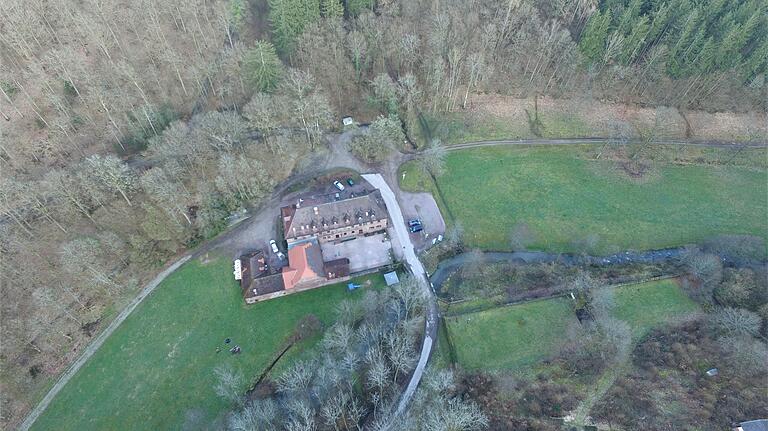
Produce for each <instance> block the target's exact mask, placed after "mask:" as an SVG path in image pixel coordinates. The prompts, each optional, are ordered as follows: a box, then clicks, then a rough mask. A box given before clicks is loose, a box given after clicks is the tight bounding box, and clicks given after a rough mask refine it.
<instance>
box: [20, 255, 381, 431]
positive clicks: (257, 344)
mask: <svg viewBox="0 0 768 431" xmlns="http://www.w3.org/2000/svg"><path fill="white" fill-rule="evenodd" d="M366 279H370V280H372V285H371V286H370V287H366V288H363V289H358V290H356V291H353V292H348V291H347V288H346V283H342V284H337V285H332V286H326V287H323V288H319V289H315V290H310V291H307V292H303V293H298V294H295V295H289V296H286V297H284V298H279V299H275V300H271V301H266V302H261V303H257V304H255V305H252V306H246V305H245V304H244V302H243V300H242V298H241V296H240V290H239V288H237V287H236V284H235V282H234V280H232V268H231V261H229V260H228V259H223V258H221V259H217V260H214V261H211V262H209V263H207V264H205V265H203V264H201V263H199V262H198V261H193V262H190V263H187V264H186V265H184V266H183V267H182V268H181V269H179V270H178V271H176V272H175V273H173V274H172V275H171V276H169V277H168V278H167V279H166V280H165V281H164V282H163V284H162V285H161V286H160V287H158V289H157V290H156V291H155V292H154V293H153V294H152V296H150V297H149V298H147V299H146V300H145V301H144V302H143V303H142V304H141V305H140V306H139V307H138V308H137V309H136V310H135V311H134V313H133V314H132V315H131V316H130V317H129V318H128V319H126V320H125V322H124V323H123V324H122V325H120V327H119V328H118V329H117V330H116V331H115V332H114V334H113V335H112V336H111V337H109V338H108V339H107V341H106V342H105V343H104V345H103V346H102V347H101V348H100V349H99V350H98V351H97V352H96V354H95V355H94V356H93V357H92V358H91V359H90V360H89V361H88V363H86V365H85V366H84V367H83V368H82V369H81V370H80V371H79V372H78V373H77V374H76V375H75V377H74V378H73V379H72V380H71V381H70V382H69V383H68V384H67V385H66V386H65V387H64V389H63V390H62V391H61V392H60V393H59V394H58V396H57V397H56V398H55V399H54V401H53V402H52V403H51V405H50V406H49V408H48V409H47V410H46V411H45V413H44V414H43V415H42V416H41V417H40V418H39V419H38V420H37V422H36V423H35V425H34V427H33V428H34V429H36V430H53V429H55V430H118V429H119V430H168V429H180V428H182V425H183V423H184V418H185V413H188V412H192V411H195V412H197V413H198V414H202V416H203V419H202V420H200V421H199V424H200V428H206V427H207V426H208V425H209V424H211V422H213V421H214V420H216V418H217V417H218V416H219V415H220V414H221V413H222V412H223V411H224V410H226V409H227V408H228V407H229V406H228V405H227V404H226V403H225V402H223V401H222V400H221V399H220V398H218V397H217V396H216V394H215V393H214V390H213V385H214V377H213V369H214V368H215V367H216V366H218V365H223V364H230V365H231V366H233V367H234V368H236V369H239V370H240V371H242V373H243V375H244V376H246V380H247V381H249V382H250V380H251V379H252V378H254V377H255V376H257V375H259V374H260V373H261V372H262V371H263V370H264V369H265V368H266V367H267V366H268V364H269V363H270V362H271V360H272V359H273V356H274V355H275V352H276V350H278V348H279V347H280V346H281V345H283V343H284V342H285V340H286V339H287V338H288V337H289V336H290V335H291V334H292V332H293V330H294V328H295V327H296V324H297V323H298V322H299V321H300V320H301V319H302V318H303V317H304V316H306V315H308V314H310V313H311V314H314V315H315V316H317V317H318V318H319V319H320V320H321V321H322V322H323V323H324V324H326V325H328V324H331V323H332V322H333V319H334V311H333V310H334V307H335V305H336V304H337V303H338V302H339V301H341V300H342V299H345V298H359V297H361V296H362V295H363V294H364V292H365V290H366V289H370V288H378V287H381V286H383V284H384V280H383V278H382V277H381V275H379V274H374V275H371V276H368V277H365V278H362V279H360V280H358V283H361V282H364V281H365V280H366ZM227 337H230V338H232V342H233V344H237V345H240V346H241V348H242V353H241V354H240V355H235V356H233V355H230V354H229V353H228V352H227V350H226V345H225V344H224V343H223V340H224V339H225V338H227ZM318 339H319V336H317V337H314V339H309V340H305V341H302V342H301V343H299V344H300V346H299V348H300V349H301V348H304V349H306V348H311V347H312V346H313V345H314V344H315V343H316V342H317V340H318ZM217 346H220V347H221V348H222V351H221V353H216V351H215V349H216V347H217ZM289 352H290V355H289V356H290V357H296V356H300V355H301V352H299V351H296V352H294V351H289ZM282 362H283V361H282V360H281V363H282ZM245 389H246V388H245V387H243V390H245Z"/></svg>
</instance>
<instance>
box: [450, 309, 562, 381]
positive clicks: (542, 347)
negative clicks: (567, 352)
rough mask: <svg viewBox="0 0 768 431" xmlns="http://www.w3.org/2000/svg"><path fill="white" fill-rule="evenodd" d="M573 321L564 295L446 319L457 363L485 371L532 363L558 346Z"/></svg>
mask: <svg viewBox="0 0 768 431" xmlns="http://www.w3.org/2000/svg"><path fill="white" fill-rule="evenodd" d="M574 322H576V315H575V314H574V313H573V310H572V308H571V305H570V303H569V302H568V300H566V299H563V298H556V299H550V300H546V301H533V302H528V303H524V304H520V305H514V306H509V307H499V308H494V309H491V310H487V311H481V312H479V313H473V314H465V315H461V316H457V317H448V318H446V324H447V326H448V332H449V335H450V337H451V341H452V342H453V345H454V347H455V349H456V356H457V360H458V362H459V364H460V365H461V366H462V367H464V368H466V369H486V370H493V369H511V368H521V367H525V366H529V365H532V364H534V363H535V362H536V361H539V360H541V359H543V358H545V357H546V356H548V355H549V354H551V353H552V351H553V350H554V349H555V348H557V346H558V345H560V343H561V342H562V341H563V339H564V337H565V333H566V328H567V327H568V325H569V324H571V323H574Z"/></svg>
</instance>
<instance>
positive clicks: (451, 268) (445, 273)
mask: <svg viewBox="0 0 768 431" xmlns="http://www.w3.org/2000/svg"><path fill="white" fill-rule="evenodd" d="M684 250H685V249H684V248H683V247H676V248H665V249H661V250H649V251H639V252H638V251H624V252H621V253H616V254H611V255H608V256H584V255H575V254H560V253H547V252H543V251H514V252H500V251H488V252H483V259H484V262H485V263H499V262H515V263H549V262H560V263H563V264H566V265H595V266H610V265H626V264H629V263H659V262H665V261H667V260H670V259H677V258H679V257H680V256H682V254H683V253H684ZM472 256H473V253H461V254H458V255H456V256H453V257H451V258H449V259H446V260H443V261H442V262H440V263H439V264H438V265H437V270H435V272H434V273H433V274H430V276H429V280H430V281H431V282H432V286H433V287H434V289H435V292H436V293H437V294H438V295H439V294H440V288H441V287H442V285H443V283H444V282H445V280H447V279H448V277H450V275H451V274H453V273H454V272H456V270H458V269H459V268H460V267H461V266H462V265H464V264H465V263H467V262H468V261H470V259H472V258H473V257H472Z"/></svg>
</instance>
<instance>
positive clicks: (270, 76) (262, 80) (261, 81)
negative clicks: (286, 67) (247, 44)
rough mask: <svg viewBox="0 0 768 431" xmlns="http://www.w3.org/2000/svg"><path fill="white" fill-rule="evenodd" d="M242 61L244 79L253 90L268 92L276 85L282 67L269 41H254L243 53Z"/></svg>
mask: <svg viewBox="0 0 768 431" xmlns="http://www.w3.org/2000/svg"><path fill="white" fill-rule="evenodd" d="M244 63H245V67H244V73H245V75H246V80H247V81H248V84H249V85H250V86H251V88H252V89H253V90H254V91H255V92H269V91H272V90H274V89H275V87H277V84H278V82H279V81H280V75H281V74H282V69H283V67H282V63H281V62H280V59H279V58H277V52H275V47H274V46H273V45H272V44H271V43H269V42H267V41H262V40H260V41H258V42H256V43H255V44H254V46H253V48H251V49H249V50H248V51H247V52H246V53H245V58H244Z"/></svg>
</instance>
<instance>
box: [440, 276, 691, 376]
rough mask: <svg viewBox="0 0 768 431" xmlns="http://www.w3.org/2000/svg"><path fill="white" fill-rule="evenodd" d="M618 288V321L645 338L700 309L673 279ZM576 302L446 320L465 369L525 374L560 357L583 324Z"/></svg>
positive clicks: (549, 301)
mask: <svg viewBox="0 0 768 431" xmlns="http://www.w3.org/2000/svg"><path fill="white" fill-rule="evenodd" d="M607 288H608V289H614V290H615V294H614V300H615V308H614V311H613V314H614V316H615V317H616V318H618V319H620V320H624V321H626V322H627V323H628V324H629V325H630V327H631V328H632V333H633V337H634V338H635V339H639V338H640V337H641V336H642V335H644V334H645V333H646V332H647V331H649V330H650V329H651V328H653V327H654V326H658V325H661V324H663V323H666V322H669V321H671V320H673V319H676V318H679V317H683V316H685V315H687V314H690V313H692V312H695V311H697V310H698V306H697V305H696V304H695V303H694V302H693V301H691V300H690V299H689V298H688V297H687V296H686V295H685V293H684V292H682V290H681V289H680V287H679V286H678V285H677V283H675V282H674V281H672V280H661V281H652V282H647V283H641V284H636V285H631V286H622V287H617V288H612V287H607ZM577 324H578V320H577V319H576V315H575V313H574V311H573V308H572V304H571V300H570V299H568V298H554V299H547V300H540V301H532V302H527V303H522V304H518V305H512V306H506V307H498V308H494V309H491V310H486V311H481V312H478V313H472V314H465V315H461V316H456V317H448V318H446V326H447V328H448V334H449V336H450V338H451V342H452V343H453V346H454V348H455V350H456V356H457V360H458V363H459V365H461V366H462V367H463V368H465V369H470V370H471V369H484V370H521V369H525V368H527V367H530V366H532V365H534V364H536V363H537V362H539V361H541V360H544V359H546V358H548V357H551V356H552V355H554V354H555V353H556V352H557V350H558V348H559V347H560V346H561V345H562V344H563V343H564V342H565V341H566V339H567V333H568V331H567V329H568V326H569V325H577Z"/></svg>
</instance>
